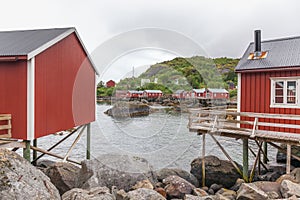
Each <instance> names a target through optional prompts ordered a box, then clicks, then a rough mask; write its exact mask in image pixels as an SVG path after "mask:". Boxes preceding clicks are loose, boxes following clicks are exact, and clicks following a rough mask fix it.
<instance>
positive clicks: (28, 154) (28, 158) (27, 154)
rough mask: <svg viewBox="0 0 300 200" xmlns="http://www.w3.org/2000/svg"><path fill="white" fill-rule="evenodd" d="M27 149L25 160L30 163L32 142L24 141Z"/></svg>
mask: <svg viewBox="0 0 300 200" xmlns="http://www.w3.org/2000/svg"><path fill="white" fill-rule="evenodd" d="M24 143H25V148H23V158H25V159H26V160H28V162H30V140H24Z"/></svg>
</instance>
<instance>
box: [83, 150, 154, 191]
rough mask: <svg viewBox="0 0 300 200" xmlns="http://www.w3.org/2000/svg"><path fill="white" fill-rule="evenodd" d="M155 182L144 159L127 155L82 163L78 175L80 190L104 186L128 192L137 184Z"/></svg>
mask: <svg viewBox="0 0 300 200" xmlns="http://www.w3.org/2000/svg"><path fill="white" fill-rule="evenodd" d="M146 179H148V180H150V181H151V183H153V184H154V183H155V182H157V180H156V176H155V173H154V172H153V169H152V167H151V165H150V164H149V163H148V161H147V160H145V159H144V158H139V157H135V156H128V155H115V154H105V155H101V156H99V157H98V158H97V159H94V160H85V161H83V162H82V168H81V170H80V173H79V180H78V182H79V185H80V187H81V188H93V187H99V186H102V187H103V186H106V187H108V188H111V187H112V186H116V187H117V188H118V189H124V190H125V191H129V190H130V188H131V187H132V186H134V185H135V184H136V183H137V182H139V181H143V180H146Z"/></svg>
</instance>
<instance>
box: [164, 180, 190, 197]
mask: <svg viewBox="0 0 300 200" xmlns="http://www.w3.org/2000/svg"><path fill="white" fill-rule="evenodd" d="M163 183H164V184H166V187H165V190H166V192H167V196H168V197H170V198H183V197H184V195H185V194H191V193H192V192H193V189H194V188H195V186H194V185H192V184H191V183H189V182H187V181H186V180H184V179H183V178H180V177H179V176H175V175H173V176H169V177H167V178H165V179H164V180H163Z"/></svg>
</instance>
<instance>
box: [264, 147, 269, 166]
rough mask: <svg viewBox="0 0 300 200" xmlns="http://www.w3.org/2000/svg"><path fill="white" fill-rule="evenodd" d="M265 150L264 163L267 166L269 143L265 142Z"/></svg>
mask: <svg viewBox="0 0 300 200" xmlns="http://www.w3.org/2000/svg"><path fill="white" fill-rule="evenodd" d="M263 148H264V150H263V154H264V155H263V163H264V164H267V163H268V161H269V159H268V143H267V142H264V146H263Z"/></svg>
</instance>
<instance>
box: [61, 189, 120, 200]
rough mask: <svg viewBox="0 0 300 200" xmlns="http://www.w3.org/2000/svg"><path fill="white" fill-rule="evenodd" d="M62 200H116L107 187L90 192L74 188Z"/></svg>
mask: <svg viewBox="0 0 300 200" xmlns="http://www.w3.org/2000/svg"><path fill="white" fill-rule="evenodd" d="M62 200H115V199H114V196H113V195H112V194H110V192H109V189H108V188H107V187H96V188H92V189H90V190H84V189H81V188H74V189H72V190H69V191H68V192H66V193H65V194H63V195H62Z"/></svg>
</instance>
